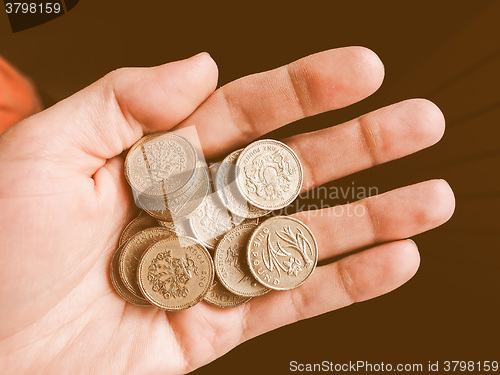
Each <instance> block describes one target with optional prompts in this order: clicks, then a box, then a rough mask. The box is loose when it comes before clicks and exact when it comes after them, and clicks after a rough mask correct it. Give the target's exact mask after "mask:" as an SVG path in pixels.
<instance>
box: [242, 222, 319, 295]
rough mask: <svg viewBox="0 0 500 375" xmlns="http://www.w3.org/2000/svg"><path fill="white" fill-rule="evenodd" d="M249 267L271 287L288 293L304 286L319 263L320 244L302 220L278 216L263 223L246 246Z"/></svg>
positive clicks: (259, 279)
mask: <svg viewBox="0 0 500 375" xmlns="http://www.w3.org/2000/svg"><path fill="white" fill-rule="evenodd" d="M246 256H247V264H248V266H249V268H250V272H251V274H252V275H253V276H254V277H255V279H256V280H257V281H258V282H259V283H261V284H262V285H265V286H266V287H268V288H271V289H275V290H289V289H293V288H296V287H298V286H300V285H301V284H303V283H304V282H305V281H306V280H307V278H309V276H311V274H312V273H313V271H314V269H315V267H316V263H317V261H318V245H317V243H316V240H315V238H314V235H313V233H312V232H311V230H310V229H309V228H308V227H307V226H306V225H305V224H304V223H302V222H301V221H300V220H297V219H295V218H292V217H288V216H275V217H272V218H270V219H268V220H266V221H265V222H264V223H262V224H260V225H259V226H258V227H257V228H256V229H255V230H254V231H253V232H252V235H251V236H250V239H249V241H248V245H247V254H246Z"/></svg>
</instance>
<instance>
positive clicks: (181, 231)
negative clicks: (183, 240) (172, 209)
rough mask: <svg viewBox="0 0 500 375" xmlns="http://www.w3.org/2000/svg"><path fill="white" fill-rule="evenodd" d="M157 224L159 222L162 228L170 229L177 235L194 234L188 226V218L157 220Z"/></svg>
mask: <svg viewBox="0 0 500 375" xmlns="http://www.w3.org/2000/svg"><path fill="white" fill-rule="evenodd" d="M158 224H160V226H162V227H163V228H167V229H168V230H171V231H172V232H173V233H175V234H176V235H177V236H184V237H194V235H193V234H192V233H191V228H190V227H189V221H188V220H181V221H179V220H176V221H161V220H158Z"/></svg>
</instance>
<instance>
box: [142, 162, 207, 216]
mask: <svg viewBox="0 0 500 375" xmlns="http://www.w3.org/2000/svg"><path fill="white" fill-rule="evenodd" d="M197 165H198V164H197ZM195 169H196V170H198V169H203V171H202V173H200V175H201V176H204V177H205V181H206V182H207V189H206V190H205V196H204V197H203V199H202V200H201V202H200V204H199V205H198V207H196V208H195V209H194V210H192V211H191V212H189V213H187V214H186V215H183V216H179V217H176V218H175V220H179V221H183V220H186V219H189V218H190V217H191V216H193V215H194V214H195V213H196V212H197V211H198V209H199V208H200V206H201V205H202V204H203V202H205V199H206V198H207V195H208V193H209V191H210V178H209V177H208V172H207V168H206V167H205V165H204V164H203V163H201V162H200V165H198V166H197V168H195ZM190 182H191V181H190ZM188 184H189V183H188ZM197 191H198V190H196V191H195V194H196V192H197ZM143 210H144V211H145V212H146V213H147V214H148V215H149V216H152V217H153V218H155V219H156V220H159V221H170V222H173V221H174V220H173V219H172V214H170V217H169V218H168V217H166V216H161V215H159V214H156V213H155V211H154V210H147V209H143ZM162 211H169V212H170V210H169V209H167V210H162Z"/></svg>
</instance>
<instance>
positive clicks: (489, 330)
mask: <svg viewBox="0 0 500 375" xmlns="http://www.w3.org/2000/svg"><path fill="white" fill-rule="evenodd" d="M377 3H378V2H365V3H360V2H347V1H344V2H326V1H325V2H315V1H306V2H301V3H292V2H288V3H280V4H276V2H267V3H256V2H252V3H250V2H248V3H241V2H227V3H225V4H221V3H212V2H205V3H204V5H197V4H195V3H193V2H186V5H183V6H181V5H179V4H178V2H173V1H162V2H160V1H156V2H140V1H128V0H127V1H99V0H82V1H80V3H79V4H78V6H77V7H75V8H74V9H73V10H72V11H71V12H69V13H68V14H66V15H65V16H63V17H60V18H58V19H56V20H54V21H51V22H49V23H47V24H45V25H41V26H39V27H36V28H33V29H30V30H27V31H23V32H20V33H16V34H13V33H12V32H11V31H10V28H9V26H8V23H7V18H6V17H5V15H2V14H0V53H1V54H3V55H4V56H5V57H6V58H7V59H9V60H10V61H11V62H13V63H14V64H15V65H17V66H18V67H20V68H21V70H23V71H24V72H25V73H26V74H27V75H29V76H31V77H32V78H33V80H34V81H35V83H36V84H37V86H38V87H39V90H40V92H41V94H42V96H43V98H44V101H45V104H46V105H50V104H52V103H54V102H55V101H58V100H60V99H62V98H64V97H66V96H68V95H70V94H72V93H73V92H75V91H77V90H79V89H80V88H82V87H84V86H86V85H88V84H90V83H91V82H92V81H94V80H97V79H98V78H99V77H101V76H102V75H104V74H105V73H107V72H108V71H110V70H112V69H115V68H118V67H122V66H151V65H157V64H161V63H164V62H167V61H171V60H176V59H180V58H185V57H187V56H190V55H193V54H195V53H197V52H200V51H208V52H210V53H211V55H212V56H213V57H214V59H215V60H216V61H217V63H218V65H219V69H220V84H221V85H222V84H224V83H227V82H229V81H231V80H233V79H235V78H238V77H240V76H243V75H246V74H249V73H253V72H258V71H262V70H266V69H270V68H274V67H277V66H279V65H282V64H285V63H287V62H290V61H292V60H294V59H297V58H300V57H302V56H305V55H307V54H310V53H313V52H317V51H321V50H324V49H329V48H335V47H340V46H348V45H363V46H366V47H369V48H371V49H373V50H374V51H375V52H376V53H377V54H378V55H379V56H380V57H381V59H382V60H383V62H384V63H385V68H386V78H385V82H384V84H383V86H382V88H381V89H380V90H379V91H378V92H377V93H376V94H374V95H373V96H371V97H370V98H368V99H366V100H364V101H362V102H361V103H358V104H355V105H353V106H351V107H349V108H346V109H343V110H339V111H336V112H333V113H327V114H323V115H320V116H316V117H314V118H311V119H306V120H302V121H299V122H297V123H295V124H292V125H290V126H288V127H286V128H284V129H282V130H280V131H277V132H275V134H273V136H276V137H278V138H280V137H283V136H285V135H290V134H293V133H297V132H302V131H307V130H312V129H318V128H322V127H326V126H331V125H333V124H335V123H338V122H341V121H344V120H347V119H351V118H353V117H356V116H359V115H361V114H363V113H365V112H367V111H370V110H373V109H375V108H378V107H380V106H384V105H388V104H391V103H393V102H397V101H400V100H403V99H407V98H411V97H425V98H429V99H431V100H433V101H434V102H435V103H436V104H438V105H439V106H440V108H441V109H442V110H443V112H444V114H445V117H446V119H447V131H446V134H445V136H444V139H443V140H442V141H441V142H440V143H439V144H438V145H436V146H434V147H432V148H430V149H427V150H425V151H423V152H420V153H418V154H415V155H412V156H409V157H406V158H404V159H401V160H399V161H396V162H392V163H389V164H386V165H383V166H379V167H376V168H373V169H371V170H369V171H364V172H361V173H357V174H355V175H352V176H349V177H347V178H344V179H342V180H339V181H336V182H335V183H334V184H332V186H351V184H352V182H353V181H354V182H355V185H356V186H377V187H378V189H379V191H380V192H383V191H387V190H390V189H393V188H397V187H400V186H403V185H407V184H412V183H416V182H419V181H422V180H426V179H431V178H444V179H446V180H448V182H449V183H450V184H451V186H452V188H453V189H454V191H455V194H456V197H457V209H456V212H455V215H454V217H453V218H452V219H451V220H450V221H449V222H448V223H447V224H446V225H444V226H443V227H440V228H439V229H435V230H433V231H430V232H428V233H424V234H422V235H419V236H416V237H415V241H416V242H417V244H418V246H419V248H420V251H421V255H422V265H421V268H420V271H419V272H418V274H417V275H416V276H415V278H414V279H412V280H411V281H410V282H409V283H408V284H406V285H405V286H403V287H402V288H400V289H398V290H397V291H395V292H393V293H390V294H388V295H386V296H383V297H380V298H378V299H375V300H373V301H369V302H364V303H362V304H358V305H355V306H352V307H349V308H345V309H342V310H340V311H337V312H333V313H329V314H326V315H323V316H321V317H317V318H314V319H309V320H307V321H304V322H301V323H298V324H295V325H293V326H288V327H285V328H282V329H280V330H278V331H275V332H272V333H269V334H266V335H264V336H261V337H259V338H256V339H253V340H251V341H250V342H247V343H245V344H243V345H241V346H239V347H238V348H236V349H235V350H233V351H232V352H230V353H229V354H227V355H225V356H224V357H223V358H221V359H219V360H218V361H216V362H214V363H212V364H210V365H208V366H206V367H204V368H202V369H200V370H198V371H197V372H196V373H198V374H211V373H216V372H218V373H230V372H233V371H235V370H236V367H235V366H238V368H239V369H238V372H240V373H245V374H246V373H248V374H251V373H255V372H263V373H270V372H271V371H272V372H275V373H285V372H287V371H288V366H289V362H290V361H291V360H296V361H299V362H313V361H322V360H331V361H336V362H345V361H348V360H369V361H376V362H381V361H383V362H385V363H388V362H393V363H396V362H423V363H427V361H429V360H437V359H439V360H476V361H477V360H499V359H500V357H499V353H500V344H499V337H500V329H499V327H500V324H499V322H498V318H499V316H500V308H499V291H500V278H499V273H500V272H499V271H500V255H499V253H500V246H499V245H500V244H499V242H500V241H499V236H500V225H499V218H498V216H499V215H498V212H499V209H500V187H499V181H500V177H499V169H500V167H499V164H500V141H499V136H500V130H499V129H500V121H499V119H500V95H499V93H498V88H499V86H500V26H499V22H500V21H499V20H500V3H499V2H494V1H475V2H474V4H473V5H471V4H466V2H461V4H460V2H458V3H457V2H451V1H449V2H421V1H420V2H411V3H410V2H402V1H385V2H382V3H381V4H377ZM330 203H331V204H338V203H342V202H340V201H332V202H330Z"/></svg>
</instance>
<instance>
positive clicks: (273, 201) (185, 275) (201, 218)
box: [110, 132, 318, 311]
mask: <svg viewBox="0 0 500 375" xmlns="http://www.w3.org/2000/svg"><path fill="white" fill-rule="evenodd" d="M201 156H202V153H201V151H200V150H199V149H197V148H196V147H194V146H193V143H192V142H190V141H189V140H188V139H187V138H186V137H184V136H181V135H179V134H174V133H172V132H170V133H156V134H151V135H148V136H145V137H144V138H142V139H140V140H139V141H138V142H137V143H136V144H135V145H134V146H132V148H131V149H130V151H129V153H128V155H127V159H126V161H125V176H126V179H127V181H128V183H129V185H130V186H131V188H132V192H133V194H134V199H135V202H136V204H137V206H139V207H140V208H142V210H143V211H141V213H140V214H139V216H138V217H136V218H135V219H134V220H132V221H131V222H130V223H129V224H128V225H127V227H126V228H125V229H124V231H123V233H122V235H121V237H120V241H119V247H118V249H117V250H116V252H115V254H114V256H113V259H112V261H111V266H110V272H111V281H112V284H113V286H114V287H115V289H116V291H117V292H118V294H119V295H120V296H121V297H122V298H124V299H125V300H126V301H128V302H131V303H133V304H136V305H144V306H147V305H151V304H152V305H155V306H158V307H160V308H162V309H165V310H167V311H177V310H182V309H185V308H188V307H190V306H193V305H194V304H196V303H198V302H200V301H201V300H205V301H206V302H208V303H210V304H212V305H214V306H218V307H222V308H228V307H235V306H238V305H240V304H242V303H245V302H247V301H248V300H249V299H251V298H252V297H257V296H260V295H263V294H265V293H267V292H269V291H270V290H272V289H274V290H288V289H292V288H296V287H298V286H299V285H301V284H302V283H304V282H305V280H306V279H307V278H308V277H309V276H310V275H311V274H312V272H313V270H314V268H315V266H316V263H317V259H318V250H317V244H316V240H315V239H314V236H313V234H312V232H311V231H310V230H309V229H308V228H307V226H306V225H305V224H304V223H302V222H300V221H299V220H297V219H294V218H290V217H286V216H274V217H270V218H267V219H266V220H263V217H265V216H269V214H270V213H271V211H273V210H277V209H281V208H283V207H286V206H287V205H289V204H290V203H291V202H293V201H294V200H295V198H296V197H297V196H298V194H299V193H300V190H301V187H302V166H301V163H300V160H299V159H298V157H297V155H296V154H295V153H294V152H293V150H291V149H290V148H289V147H288V146H286V145H285V144H283V143H281V142H279V141H275V140H272V139H267V140H260V141H256V142H253V143H251V144H250V145H248V146H247V147H246V148H244V149H241V150H237V151H234V152H232V153H231V154H229V155H228V156H226V158H224V160H222V161H221V162H219V163H215V164H212V165H211V166H210V168H207V166H206V164H205V162H204V160H203V158H202V157H201Z"/></svg>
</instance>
